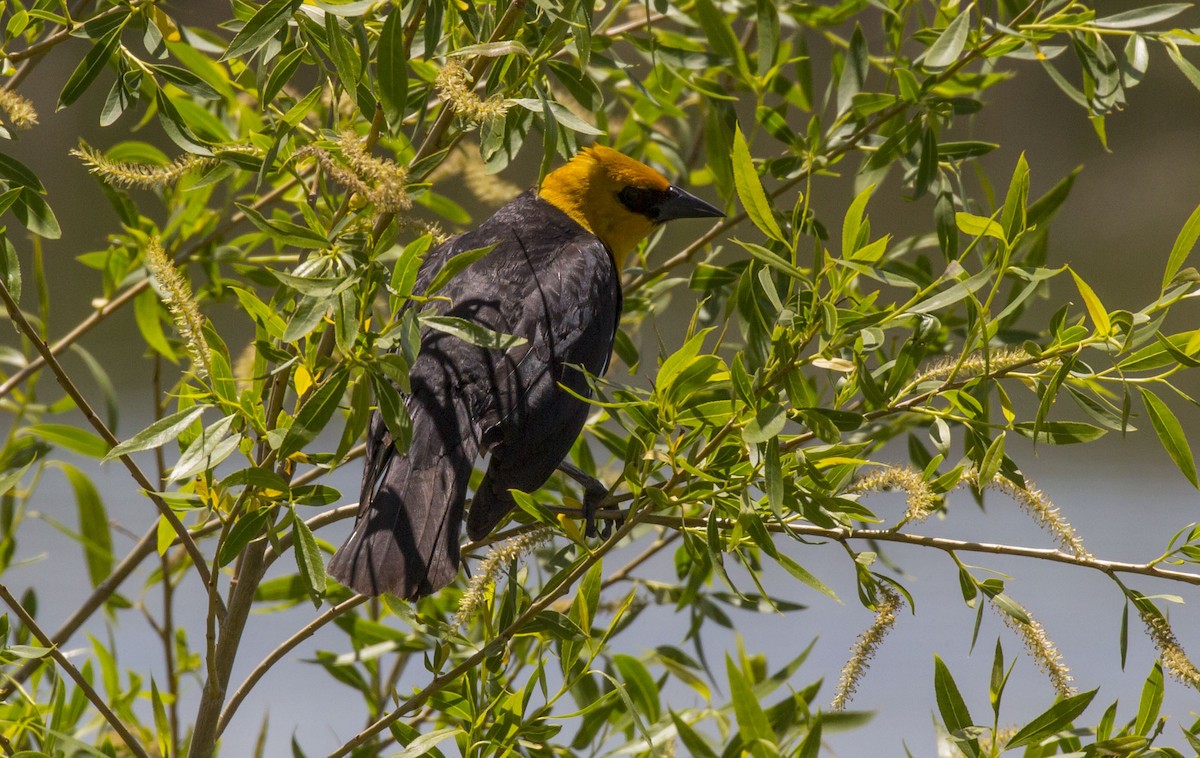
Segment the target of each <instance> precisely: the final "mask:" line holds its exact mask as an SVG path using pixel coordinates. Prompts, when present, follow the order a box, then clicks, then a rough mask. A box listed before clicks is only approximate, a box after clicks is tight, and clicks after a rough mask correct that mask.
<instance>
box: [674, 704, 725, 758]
mask: <svg viewBox="0 0 1200 758" xmlns="http://www.w3.org/2000/svg"><path fill="white" fill-rule="evenodd" d="M670 713H671V723H673V724H674V725H675V731H676V733H677V734H678V735H679V741H680V742H682V743H683V746H684V747H685V748H687V751H688V754H689V755H694V756H697V758H717V753H716V751H715V750H713V749H712V746H711V745H709V744H708V740H706V739H705V738H704V736H703V735H701V734H700V733H699V732H697V731H696V730H695V729H692V727H691V725H690V724H688V723H687V722H686V721H684V720H683V718H681V717H680V716H679V714H678V713H676V712H675V711H671V712H670Z"/></svg>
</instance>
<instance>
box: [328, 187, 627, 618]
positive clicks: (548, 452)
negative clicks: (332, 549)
mask: <svg viewBox="0 0 1200 758" xmlns="http://www.w3.org/2000/svg"><path fill="white" fill-rule="evenodd" d="M493 244H494V245H495V248H494V249H493V250H492V251H491V252H490V253H488V254H486V255H485V256H483V257H482V258H480V259H479V260H477V261H475V262H474V263H472V264H471V265H470V266H469V267H467V268H466V269H464V270H463V271H461V272H459V273H458V274H457V275H455V276H454V277H453V278H452V279H451V280H450V281H449V282H448V283H447V284H446V285H445V287H443V288H442V289H441V290H439V291H438V292H437V293H436V295H437V296H438V297H444V298H447V301H445V302H443V301H438V304H437V305H436V306H435V307H436V308H437V310H438V312H439V313H440V314H442V315H447V316H456V317H459V318H463V319H467V320H469V321H473V322H475V323H478V324H480V325H482V326H484V327H487V328H488V329H491V330H493V331H496V332H501V333H504V334H511V335H515V336H518V337H522V338H524V339H525V340H526V341H525V343H524V344H521V345H518V346H516V347H512V348H509V349H507V350H493V349H486V348H481V347H477V346H475V345H471V344H469V343H467V342H465V341H463V340H461V339H459V338H457V337H454V336H452V335H449V334H446V333H444V332H440V331H436V330H433V329H429V328H426V329H423V330H422V332H421V349H420V353H419V355H418V357H417V359H416V361H415V363H414V365H413V366H412V372H411V384H412V391H411V393H410V394H408V395H407V396H406V398H405V402H406V406H407V409H408V413H409V415H410V416H411V418H412V425H413V430H412V439H413V442H412V445H411V446H410V448H409V450H408V451H407V452H403V453H401V452H398V451H396V450H395V448H394V446H393V444H392V437H391V435H390V434H389V433H388V431H387V428H386V426H385V425H384V422H383V420H382V418H381V416H380V415H379V414H378V413H376V414H374V416H373V417H372V419H371V425H370V429H369V430H368V432H367V451H366V455H367V464H366V467H365V470H364V472H363V484H362V495H361V499H360V503H361V505H360V508H359V513H358V519H357V522H356V524H355V527H354V532H353V534H352V535H351V537H350V539H349V540H348V541H347V542H346V544H344V545H343V546H342V547H341V549H339V550H338V552H337V553H336V554H335V555H334V557H333V559H332V560H331V562H330V564H329V572H330V573H331V574H332V575H333V576H334V577H335V578H337V579H338V580H339V581H341V582H343V583H344V584H346V585H348V586H350V587H351V588H353V589H354V590H356V591H358V592H361V593H364V594H370V595H377V594H380V593H381V592H391V593H394V594H396V595H399V596H401V597H406V598H413V597H419V596H422V595H426V594H429V593H431V592H434V591H436V590H437V589H439V588H441V587H443V586H445V585H446V584H449V583H450V582H452V581H453V580H454V578H455V576H456V575H457V573H458V564H459V530H460V525H461V522H462V516H463V509H464V502H465V499H466V494H467V492H466V490H467V482H468V480H469V478H470V473H471V469H472V467H473V466H474V464H475V461H476V460H477V459H478V457H480V456H481V455H484V454H487V453H490V455H491V458H490V463H489V466H488V470H487V474H486V475H485V476H484V478H483V481H482V483H481V484H480V486H479V488H478V490H477V491H476V492H475V493H474V496H473V498H472V501H471V508H470V513H469V514H468V518H467V533H468V535H469V536H470V537H471V538H473V539H477V538H480V537H482V536H484V535H486V534H487V533H488V532H490V531H491V530H492V528H493V527H494V526H496V524H497V523H499V521H500V520H501V519H502V518H503V517H504V516H505V514H507V513H508V512H509V511H510V510H511V509H512V508H513V506H514V501H513V499H512V496H511V494H510V493H509V490H510V489H517V490H521V491H532V490H534V489H537V488H538V487H540V486H541V485H542V484H543V483H544V482H545V481H546V480H547V479H548V478H549V477H550V475H551V474H552V473H553V472H554V470H555V468H556V467H557V466H558V465H559V464H560V462H561V461H562V460H563V458H564V457H565V456H566V454H567V452H568V451H569V450H570V448H571V445H572V444H574V442H575V440H576V438H577V437H578V436H579V432H580V430H581V429H582V428H583V425H584V422H585V420H586V417H587V413H588V405H587V403H586V402H584V401H583V400H580V399H578V398H577V397H574V396H572V394H571V393H570V392H568V391H566V390H565V389H563V387H564V386H565V387H568V388H570V390H571V391H572V392H574V393H576V394H578V395H580V396H583V397H586V396H587V395H588V394H589V388H588V384H587V379H586V376H587V375H588V374H592V375H600V374H602V373H603V372H604V370H605V368H606V366H607V365H608V361H609V357H610V356H611V354H612V347H613V340H614V338H615V335H616V330H617V322H618V320H619V318H620V314H621V287H620V279H619V273H618V271H617V268H616V265H615V263H614V260H613V256H612V252H611V251H610V250H609V249H608V247H607V246H606V245H605V244H604V243H603V242H602V241H601V240H600V239H599V238H598V237H596V236H595V235H593V234H591V233H590V232H589V231H587V229H585V228H584V227H583V226H581V225H580V224H579V223H578V222H577V221H575V220H574V219H572V218H571V217H570V216H568V215H567V214H565V213H563V212H562V211H560V210H559V209H558V208H556V207H554V206H553V205H551V204H550V203H548V202H546V201H545V200H542V199H540V198H539V197H538V196H537V195H535V194H534V193H533V192H527V193H525V194H523V195H521V196H520V197H518V198H517V199H515V200H513V201H512V202H510V203H509V204H508V205H506V206H504V207H503V208H501V209H500V210H499V211H497V212H496V214H495V215H493V216H492V217H491V218H489V219H488V220H487V221H485V222H484V223H483V224H482V225H481V226H480V227H479V228H478V229H475V230H473V231H470V232H467V233H465V234H462V235H460V236H458V237H455V238H454V239H452V240H450V241H449V242H447V243H445V244H443V245H441V246H440V247H438V248H436V249H434V250H433V251H431V252H430V253H429V254H428V255H427V256H426V259H425V261H424V262H423V263H422V266H421V270H420V272H419V274H418V276H417V281H416V285H415V287H414V293H415V294H418V295H419V294H422V293H423V292H424V291H425V289H426V287H428V285H429V283H430V281H431V280H432V279H433V277H434V276H435V275H436V274H437V272H438V271H439V270H440V269H441V268H442V266H443V265H444V264H445V262H446V261H447V260H449V259H450V258H451V257H452V256H454V255H455V254H457V253H461V252H464V251H467V250H473V249H478V248H483V247H487V246H489V245H493ZM560 385H561V386H560Z"/></svg>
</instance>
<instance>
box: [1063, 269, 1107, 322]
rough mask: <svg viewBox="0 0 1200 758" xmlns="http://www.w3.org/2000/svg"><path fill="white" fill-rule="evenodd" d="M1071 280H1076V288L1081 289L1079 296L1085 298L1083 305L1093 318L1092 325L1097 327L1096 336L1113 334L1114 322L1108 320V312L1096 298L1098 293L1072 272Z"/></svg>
mask: <svg viewBox="0 0 1200 758" xmlns="http://www.w3.org/2000/svg"><path fill="white" fill-rule="evenodd" d="M1071 278H1073V279H1074V280H1075V286H1076V287H1077V288H1078V289H1079V295H1080V296H1081V297H1082V298H1083V304H1084V305H1085V306H1087V311H1088V315H1089V316H1091V318H1092V323H1093V324H1095V325H1096V334H1097V335H1098V336H1101V337H1103V336H1106V335H1108V334H1111V333H1112V321H1111V320H1109V318H1108V311H1107V310H1105V308H1104V305H1103V303H1101V302H1100V298H1098V297H1096V293H1095V292H1093V291H1092V288H1091V287H1090V286H1088V283H1087V282H1085V281H1084V280H1083V279H1081V278H1079V275H1078V274H1076V273H1075V271H1074V270H1071Z"/></svg>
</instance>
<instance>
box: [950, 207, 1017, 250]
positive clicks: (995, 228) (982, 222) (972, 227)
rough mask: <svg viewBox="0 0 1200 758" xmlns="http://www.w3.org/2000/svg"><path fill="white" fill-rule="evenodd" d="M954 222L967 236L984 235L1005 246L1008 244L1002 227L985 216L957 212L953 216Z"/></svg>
mask: <svg viewBox="0 0 1200 758" xmlns="http://www.w3.org/2000/svg"><path fill="white" fill-rule="evenodd" d="M954 222H955V224H956V225H957V226H958V228H959V229H960V230H961V231H962V232H963V233H964V234H969V235H971V236H972V237H982V236H985V235H986V236H988V237H993V238H995V239H998V240H1000V241H1001V242H1002V243H1004V244H1006V245H1007V244H1008V237H1006V236H1005V234H1004V227H1003V226H1001V225H1000V224H998V223H997V222H996V221H994V220H992V219H990V218H987V217H986V216H976V215H975V214H973V213H966V212H964V211H959V212H958V213H955V214H954Z"/></svg>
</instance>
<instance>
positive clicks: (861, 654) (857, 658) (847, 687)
mask: <svg viewBox="0 0 1200 758" xmlns="http://www.w3.org/2000/svg"><path fill="white" fill-rule="evenodd" d="M876 592H877V593H878V597H879V600H878V602H877V603H876V606H875V620H874V621H873V622H872V623H871V626H869V627H868V628H867V630H866V631H865V632H863V633H862V634H860V635H859V636H858V639H856V640H855V641H854V645H853V646H852V647H851V648H850V659H849V660H847V661H846V665H845V666H843V667H842V675H841V676H840V677H839V678H838V685H837V690H836V691H835V692H834V695H833V702H832V703H830V705H829V708H830V710H833V711H840V710H844V709H845V707H846V705H847V704H848V703H849V702H850V700H851V699H852V698H853V697H854V693H855V692H856V691H857V690H858V685H859V682H861V681H862V678H863V676H864V675H865V674H866V673H867V668H868V666H869V665H870V662H871V659H872V658H873V657H875V653H876V651H877V650H879V646H880V645H881V644H883V639H884V637H886V636H887V634H888V632H890V631H892V627H893V626H895V625H896V617H897V614H898V612H899V611H900V609H901V608H902V607H904V599H903V598H902V597H901V596H900V593H899V592H896V590H894V589H892V588H891V587H889V586H888V585H886V584H879V585H878V587H877V588H876Z"/></svg>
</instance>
